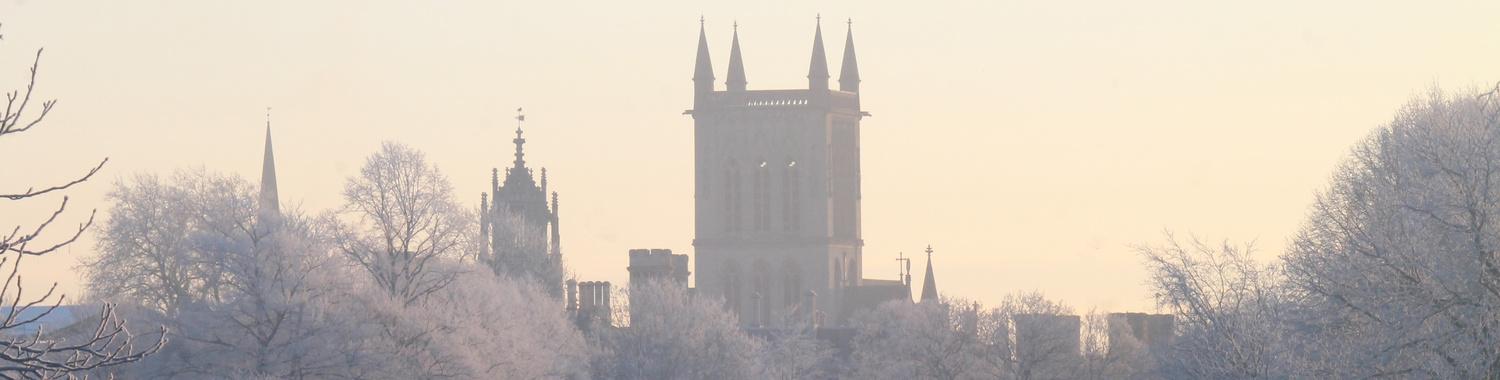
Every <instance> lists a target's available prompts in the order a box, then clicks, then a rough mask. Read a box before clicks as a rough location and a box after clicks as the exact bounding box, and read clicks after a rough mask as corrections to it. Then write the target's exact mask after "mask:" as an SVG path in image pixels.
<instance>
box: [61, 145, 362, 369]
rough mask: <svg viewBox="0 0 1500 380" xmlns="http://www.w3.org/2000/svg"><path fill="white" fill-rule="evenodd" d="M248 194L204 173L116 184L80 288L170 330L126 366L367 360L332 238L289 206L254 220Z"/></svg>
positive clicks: (340, 364) (233, 182)
mask: <svg viewBox="0 0 1500 380" xmlns="http://www.w3.org/2000/svg"><path fill="white" fill-rule="evenodd" d="M255 194H256V191H255V189H254V188H253V187H252V186H251V185H250V184H249V183H248V182H247V181H245V180H243V179H241V178H239V177H234V176H226V175H222V174H215V173H209V172H206V171H201V170H200V171H184V172H179V173H178V174H176V175H174V176H173V177H172V178H171V179H169V180H165V181H164V180H161V179H160V178H159V177H157V176H154V175H139V176H136V177H134V178H133V179H131V180H127V181H122V182H119V183H117V184H116V185H115V188H114V189H113V190H112V191H111V192H110V194H109V199H110V201H111V202H112V206H113V208H112V210H113V212H112V213H111V216H110V217H109V219H107V220H106V222H105V229H104V231H103V234H101V236H100V238H99V241H98V246H99V250H98V254H97V255H96V256H95V257H93V258H91V259H90V260H88V261H86V262H85V264H84V268H85V269H86V273H87V277H86V281H87V286H88V288H89V289H90V291H91V294H93V295H94V296H95V297H99V298H102V299H108V300H113V301H117V302H120V303H122V304H123V305H127V308H125V310H126V311H127V312H129V313H130V314H131V315H132V318H134V319H137V320H140V321H151V322H156V323H161V324H164V325H167V326H170V327H171V328H172V331H174V334H175V336H176V337H177V339H175V341H174V343H173V344H171V345H169V346H167V347H166V348H165V349H164V350H163V352H162V353H161V354H159V355H156V356H153V357H152V358H150V359H148V360H146V361H145V362H143V363H142V364H141V365H140V366H136V367H133V368H131V369H130V371H129V372H128V373H125V374H127V375H131V376H132V377H151V378H202V377H215V376H234V377H274V378H288V379H297V378H327V377H338V376H347V375H349V374H351V373H353V372H352V370H353V369H354V368H356V367H357V366H359V365H363V364H368V363H370V362H373V358H369V357H368V356H366V355H362V354H361V353H362V352H364V350H362V347H360V346H359V345H358V343H359V342H361V341H363V340H364V338H363V337H361V336H359V334H361V333H362V332H361V330H359V329H358V328H357V327H358V326H359V325H360V323H361V319H360V316H362V315H363V314H364V313H362V312H360V311H359V310H356V309H355V308H357V307H358V306H359V305H357V304H351V303H349V302H346V300H345V298H344V297H343V293H344V292H345V291H346V289H345V288H346V287H347V285H345V284H341V283H340V282H339V278H341V277H349V274H348V273H341V271H342V270H343V269H344V266H342V265H340V264H339V263H338V262H335V261H333V260H334V259H336V258H337V257H336V256H334V255H333V250H332V246H331V244H330V243H329V242H328V241H327V239H326V238H324V237H323V234H321V233H320V232H319V231H316V230H315V229H314V228H313V227H314V225H315V224H313V223H309V222H308V221H307V220H306V218H304V217H302V216H301V215H300V214H298V213H295V212H291V213H286V214H283V215H280V216H279V217H278V218H277V219H276V223H266V222H265V221H258V220H256V215H257V212H256V210H257V209H258V207H259V205H258V204H257V203H256V202H257V197H256V196H255ZM127 280H130V281H127ZM362 359H369V360H362Z"/></svg>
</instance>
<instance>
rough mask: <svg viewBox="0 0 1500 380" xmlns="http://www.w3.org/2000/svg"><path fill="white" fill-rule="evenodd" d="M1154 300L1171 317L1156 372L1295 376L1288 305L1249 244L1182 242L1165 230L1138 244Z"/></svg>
mask: <svg viewBox="0 0 1500 380" xmlns="http://www.w3.org/2000/svg"><path fill="white" fill-rule="evenodd" d="M1139 250H1140V252H1141V254H1142V256H1144V257H1145V258H1146V261H1147V268H1148V270H1149V271H1150V273H1151V285H1152V288H1153V290H1154V293H1155V296H1156V302H1157V304H1158V305H1160V306H1161V307H1162V308H1164V309H1166V310H1168V311H1171V312H1172V313H1173V314H1175V315H1176V324H1177V328H1176V329H1177V334H1178V335H1177V337H1176V338H1175V342H1174V345H1173V347H1172V348H1171V352H1170V353H1168V354H1166V355H1164V356H1163V357H1164V358H1165V363H1163V366H1164V367H1165V368H1163V370H1164V371H1165V372H1166V373H1167V374H1168V375H1169V376H1171V377H1175V378H1219V379H1244V378H1264V377H1270V378H1286V377H1291V376H1292V375H1293V374H1295V373H1297V372H1296V370H1297V369H1298V368H1297V367H1295V366H1293V365H1292V359H1291V357H1292V356H1293V355H1292V354H1291V353H1290V352H1288V350H1289V349H1291V348H1292V346H1291V344H1290V343H1289V342H1288V341H1287V338H1288V331H1287V329H1288V328H1290V327H1291V325H1290V324H1288V323H1287V322H1288V321H1287V312H1286V311H1287V309H1288V308H1289V305H1288V303H1287V302H1286V300H1285V299H1284V297H1283V294H1284V293H1285V290H1284V289H1283V288H1282V287H1281V275H1280V272H1279V271H1277V270H1276V268H1275V267H1269V266H1265V265H1261V264H1258V263H1256V262H1255V261H1254V260H1252V259H1251V258H1250V253H1251V252H1252V249H1251V247H1249V246H1235V245H1231V244H1228V243H1225V244H1222V245H1219V246H1214V245H1210V244H1207V243H1204V242H1202V241H1200V240H1196V239H1194V240H1191V241H1189V242H1182V241H1179V240H1178V239H1176V238H1175V237H1173V236H1172V235H1170V234H1168V236H1167V242H1166V243H1165V244H1163V245H1160V246H1154V247H1141V248H1140V249H1139Z"/></svg>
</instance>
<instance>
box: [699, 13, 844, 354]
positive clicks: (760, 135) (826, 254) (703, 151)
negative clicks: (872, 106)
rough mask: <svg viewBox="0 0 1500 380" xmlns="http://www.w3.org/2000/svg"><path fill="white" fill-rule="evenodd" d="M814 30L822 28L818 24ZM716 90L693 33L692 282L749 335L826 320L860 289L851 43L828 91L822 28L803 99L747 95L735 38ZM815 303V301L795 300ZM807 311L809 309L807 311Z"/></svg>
mask: <svg viewBox="0 0 1500 380" xmlns="http://www.w3.org/2000/svg"><path fill="white" fill-rule="evenodd" d="M820 21H821V20H820ZM735 29H736V30H735V33H734V39H733V41H732V42H731V46H732V47H731V51H730V57H729V69H728V79H727V80H726V82H725V87H726V89H725V90H724V91H718V90H716V89H715V84H714V82H713V81H714V74H713V68H712V64H711V63H710V59H709V49H708V41H707V37H706V32H705V31H704V27H703V26H702V25H701V20H700V26H699V34H698V54H697V61H696V65H695V69H694V74H693V81H694V96H693V99H694V102H693V109H692V110H689V111H688V112H687V114H690V115H692V117H693V135H694V153H693V154H694V159H695V170H696V173H695V178H696V180H695V192H694V194H695V208H696V212H695V214H694V215H695V218H696V220H695V226H694V227H695V238H694V240H693V246H694V248H695V251H696V255H697V256H698V257H697V260H696V261H695V264H694V265H695V268H694V271H695V272H696V273H697V276H698V277H697V282H696V286H697V289H698V292H699V294H710V295H714V296H722V297H723V298H724V300H725V303H726V306H727V307H728V308H730V309H731V310H733V311H734V312H736V313H737V314H738V315H739V316H740V321H741V322H742V323H744V324H747V325H768V324H776V323H780V321H781V320H782V319H783V317H785V316H789V315H794V314H798V313H804V312H821V311H827V312H828V313H829V314H834V313H833V311H836V310H839V308H842V307H843V304H842V303H843V302H845V301H844V298H845V294H846V292H847V291H848V290H849V289H850V288H853V287H857V286H859V285H860V282H861V280H860V278H861V273H860V268H861V266H862V250H863V246H864V242H863V240H862V239H861V235H860V180H859V123H860V120H861V119H862V118H863V117H865V116H868V114H866V113H865V112H863V111H861V110H860V108H859V92H858V83H859V74H858V70H859V69H858V67H857V66H858V65H857V64H856V63H855V59H854V49H853V47H854V45H853V44H854V42H853V40H852V34H851V35H850V39H849V40H847V41H846V44H845V52H844V62H843V66H842V67H843V72H842V73H841V74H840V79H839V89H838V90H833V89H830V88H829V83H828V82H829V73H828V63H827V58H826V55H825V53H824V49H823V31H822V26H821V22H820V23H819V25H818V26H816V29H815V30H814V33H813V49H812V57H811V60H810V63H809V68H808V74H807V80H808V86H807V88H806V89H786V90H748V89H746V83H747V81H746V74H745V68H744V59H743V57H742V56H741V52H740V44H739V31H738V26H737V25H736V27H735ZM809 291H811V294H817V295H818V297H816V298H815V299H816V301H815V302H814V301H810V300H811V299H814V298H811V297H804V296H803V295H804V294H809ZM812 303H816V305H814V304H812Z"/></svg>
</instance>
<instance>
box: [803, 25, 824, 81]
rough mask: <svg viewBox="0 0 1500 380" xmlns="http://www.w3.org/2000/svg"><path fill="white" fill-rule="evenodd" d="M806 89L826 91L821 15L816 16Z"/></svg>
mask: <svg viewBox="0 0 1500 380" xmlns="http://www.w3.org/2000/svg"><path fill="white" fill-rule="evenodd" d="M807 88H808V89H809V90H827V89H828V57H826V56H824V54H823V15H818V26H817V32H815V33H814V34H813V51H812V63H811V64H810V65H809V67H808V68H807Z"/></svg>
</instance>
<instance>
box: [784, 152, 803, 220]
mask: <svg viewBox="0 0 1500 380" xmlns="http://www.w3.org/2000/svg"><path fill="white" fill-rule="evenodd" d="M800 172H801V169H798V168H797V161H796V160H788V161H787V163H786V169H785V170H784V171H782V178H781V186H782V188H781V226H782V229H783V230H785V231H787V232H793V231H796V230H797V229H798V228H800V227H801V224H802V223H801V222H802V216H801V212H802V197H801V193H799V192H797V190H798V189H799V188H800V187H801V182H802V179H801V175H800V174H801V173H800Z"/></svg>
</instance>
